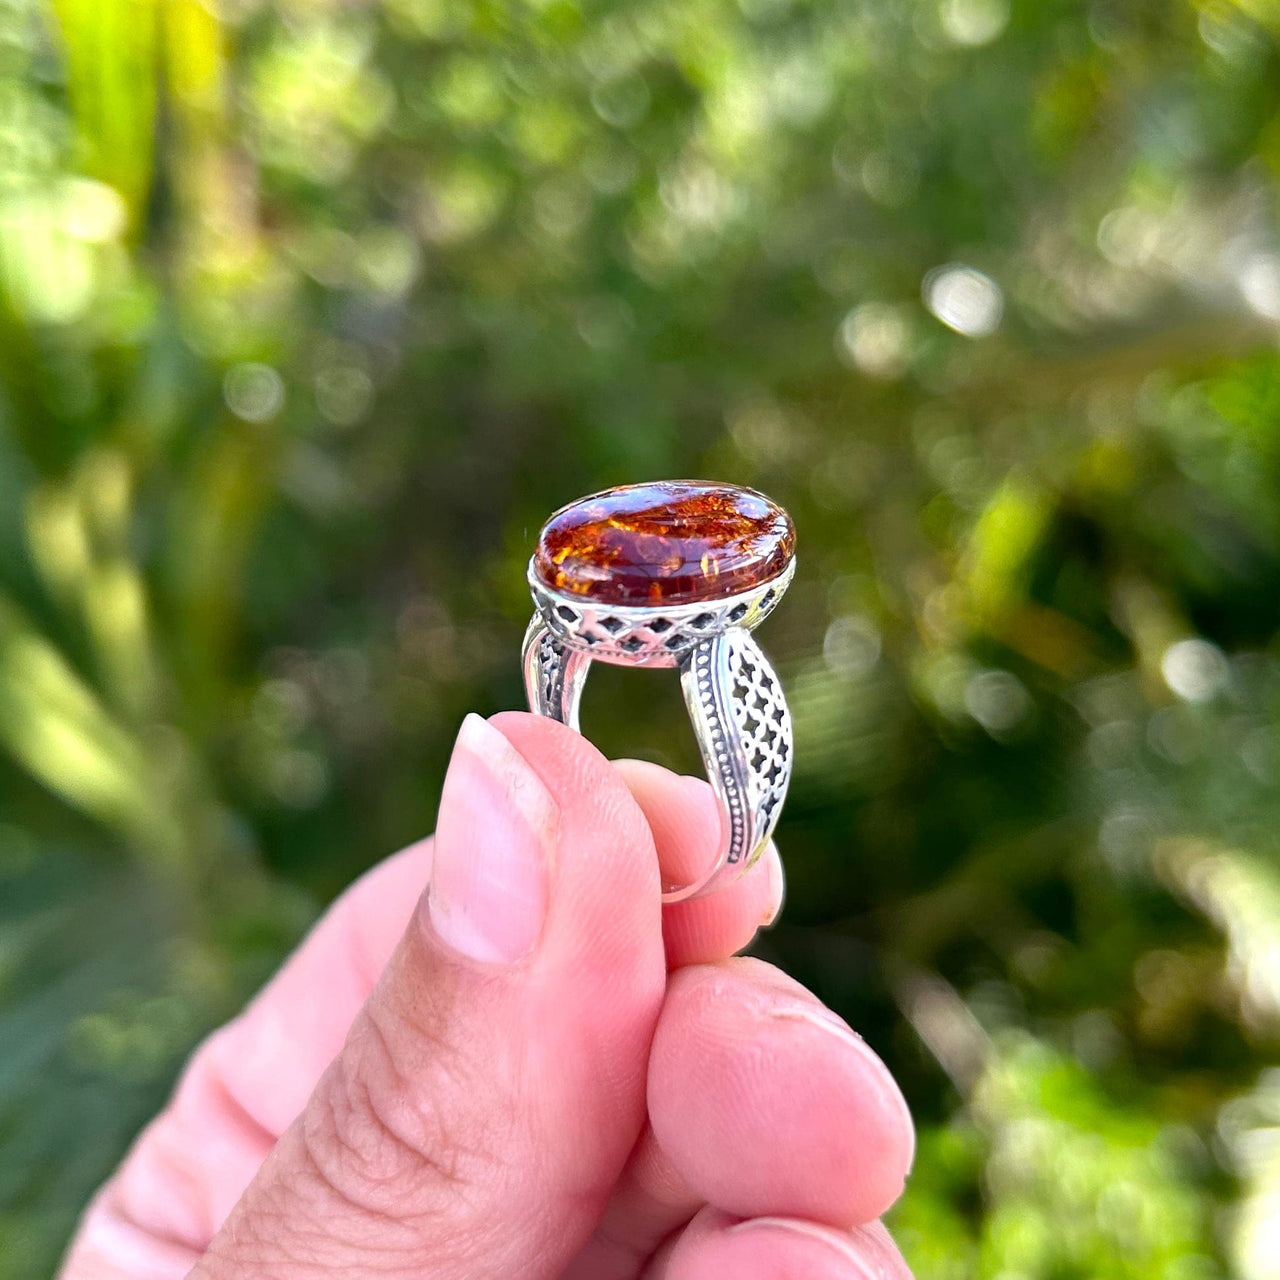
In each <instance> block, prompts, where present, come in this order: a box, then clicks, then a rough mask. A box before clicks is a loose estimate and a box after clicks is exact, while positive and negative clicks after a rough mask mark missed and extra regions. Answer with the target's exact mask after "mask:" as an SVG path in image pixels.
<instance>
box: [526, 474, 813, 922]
mask: <svg viewBox="0 0 1280 1280" xmlns="http://www.w3.org/2000/svg"><path fill="white" fill-rule="evenodd" d="M795 564H796V561H795V527H794V525H793V524H792V522H791V517H790V516H789V515H788V514H787V513H786V512H785V511H784V510H783V509H782V508H781V507H780V506H778V504H777V503H776V502H773V501H771V500H770V499H769V498H766V497H765V496H764V495H763V494H761V493H757V492H756V491H755V490H754V489H744V488H739V487H737V486H735V485H726V484H711V483H707V482H703V481H694V480H671V481H662V482H659V483H654V484H636V485H626V486H624V487H622V488H617V489H606V490H605V491H603V492H602V493H595V494H592V495H590V496H589V497H586V498H581V499H579V500H578V501H577V502H571V503H570V504H569V505H568V506H566V507H561V508H560V510H559V511H557V512H556V513H555V514H554V515H553V516H552V517H551V518H550V519H549V520H548V521H547V523H546V524H545V525H543V526H542V531H541V533H540V534H539V536H538V545H537V550H536V551H535V552H534V554H533V557H532V559H531V560H530V561H529V575H528V576H529V588H530V591H531V592H532V593H533V603H534V614H533V619H532V621H531V622H530V623H529V629H528V631H527V632H526V633H525V638H524V682H525V692H526V694H527V696H528V700H529V709H530V710H531V711H533V712H535V713H537V714H538V715H544V716H549V717H550V718H551V719H553V720H559V721H560V723H561V724H566V725H568V726H569V727H570V728H572V729H577V728H578V704H579V702H580V701H581V698H582V687H583V684H584V683H585V681H586V677H587V670H588V668H589V667H590V665H591V662H592V661H593V660H595V661H598V662H610V663H614V664H616V665H619V666H628V667H678V668H679V669H680V687H681V689H682V691H683V693H684V700H685V705H686V706H687V707H688V709H689V718H690V720H691V721H692V723H693V731H694V736H695V737H696V738H697V742H698V749H699V751H700V752H701V753H702V760H703V764H704V765H705V767H706V771H707V778H708V780H709V781H710V783H711V786H712V789H713V790H714V792H715V794H716V799H717V800H718V801H719V803H720V808H721V831H722V837H721V847H720V849H719V851H718V853H717V857H716V861H715V864H714V865H713V866H712V868H711V870H710V871H709V872H707V874H706V875H704V876H703V877H702V878H701V879H700V880H698V881H696V882H695V883H693V884H687V885H664V886H663V895H662V897H663V901H664V902H680V901H682V900H683V899H685V898H693V897H697V896H699V895H701V894H704V893H707V892H709V891H710V890H711V889H713V888H719V887H720V886H721V885H723V884H725V883H727V882H728V881H729V880H732V879H736V878H737V876H739V875H740V874H742V873H743V872H744V871H746V870H747V868H748V867H750V866H752V864H753V863H754V862H755V861H756V859H757V858H759V856H760V854H761V852H762V851H763V850H764V848H765V846H766V845H767V844H768V842H769V837H770V836H771V835H772V834H773V829H774V827H775V826H776V825H777V822H778V816H779V814H780V813H781V810H782V802H783V799H784V798H785V796H786V794H787V784H788V783H789V782H790V780H791V762H792V755H793V744H792V736H791V714H790V712H789V711H788V710H787V703H786V699H785V698H784V697H783V693H782V682H781V681H780V680H779V679H778V673H777V672H776V671H774V669H773V667H772V666H771V665H770V664H769V660H768V659H767V658H766V657H765V656H764V654H763V653H762V652H761V651H760V649H759V647H758V646H757V645H756V642H755V641H754V640H753V639H752V638H751V635H750V632H751V630H752V629H753V628H754V627H755V626H757V625H758V624H759V623H760V622H762V621H763V620H764V619H765V618H766V617H767V616H768V615H769V614H770V613H772V612H773V610H774V608H775V607H776V606H777V604H778V601H779V600H781V599H782V593H783V592H784V591H786V589H787V586H788V585H789V584H790V582H791V579H792V576H793V575H794V573H795Z"/></svg>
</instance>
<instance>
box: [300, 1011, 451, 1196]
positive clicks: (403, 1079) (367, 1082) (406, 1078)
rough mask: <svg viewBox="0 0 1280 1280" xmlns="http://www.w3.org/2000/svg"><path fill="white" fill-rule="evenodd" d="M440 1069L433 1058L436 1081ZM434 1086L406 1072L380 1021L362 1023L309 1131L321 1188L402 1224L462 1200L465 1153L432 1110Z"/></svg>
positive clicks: (325, 1083) (332, 1072)
mask: <svg viewBox="0 0 1280 1280" xmlns="http://www.w3.org/2000/svg"><path fill="white" fill-rule="evenodd" d="M419 1056H420V1054H415V1058H417V1057H419ZM439 1067H440V1055H439V1053H436V1054H433V1061H432V1072H431V1074H432V1076H433V1077H434V1076H436V1075H437V1074H438V1073H439ZM435 1086H436V1082H435V1080H434V1079H433V1080H432V1081H430V1082H428V1081H427V1080H425V1079H422V1078H419V1077H416V1076H413V1075H411V1074H410V1073H408V1072H406V1071H405V1070H404V1069H402V1067H401V1066H400V1063H399V1059H398V1055H397V1052H396V1048H395V1045H394V1043H393V1040H392V1038H391V1037H390V1036H389V1035H388V1034H387V1032H386V1031H385V1030H384V1028H383V1027H382V1026H381V1025H380V1023H379V1021H378V1019H377V1018H376V1017H373V1016H364V1017H362V1018H361V1020H360V1022H359V1023H358V1024H357V1027H356V1028H355V1029H354V1031H353V1033H352V1036H351V1038H350V1039H349V1041H348V1043H347V1046H346V1048H345V1049H344V1050H343V1052H342V1053H341V1054H340V1055H339V1057H338V1058H337V1059H336V1060H335V1061H334V1062H333V1064H332V1065H331V1066H330V1068H329V1069H328V1071H326V1073H325V1075H324V1077H323V1078H322V1080H321V1082H320V1084H319V1086H318V1087H317V1089H316V1093H315V1095H314V1097H313V1099H312V1105H311V1107H310V1108H309V1109H308V1114H307V1118H306V1123H305V1124H304V1134H303V1136H304V1141H305V1147H306V1151H307V1156H308V1159H309V1161H310V1163H311V1164H312V1165H313V1167H314V1169H315V1171H316V1173H317V1174H318V1176H319V1177H320V1178H321V1180H322V1181H323V1182H324V1184H325V1185H326V1186H327V1187H328V1188H329V1189H330V1190H331V1191H332V1192H333V1193H334V1194H335V1195H337V1196H338V1197H339V1198H340V1199H341V1200H342V1201H344V1202H345V1203H347V1204H349V1205H352V1206H354V1207H355V1208H357V1209H359V1210H361V1211H362V1212H364V1213H369V1214H374V1215H379V1216H382V1215H386V1216H393V1217H396V1218H399V1219H406V1218H412V1217H418V1216H431V1215H433V1214H434V1213H436V1212H438V1211H439V1210H440V1209H441V1208H442V1206H443V1205H445V1204H446V1203H448V1202H450V1201H452V1200H453V1199H455V1198H456V1197H457V1196H458V1195H459V1194H462V1193H463V1192H464V1189H465V1186H466V1184H467V1181H468V1179H467V1178H466V1176H465V1172H464V1166H465V1164H466V1154H467V1153H466V1151H465V1149H464V1147H463V1145H462V1143H461V1142H460V1141H459V1140H458V1137H457V1135H456V1134H455V1133H454V1132H453V1130H452V1129H451V1127H450V1124H449V1122H448V1121H447V1119H446V1117H445V1114H444V1112H443V1110H442V1109H441V1108H440V1107H438V1106H436V1105H434V1103H433V1099H434V1098H435V1097H437V1096H439V1095H440V1092H441V1091H440V1090H439V1089H438V1088H437V1087H435Z"/></svg>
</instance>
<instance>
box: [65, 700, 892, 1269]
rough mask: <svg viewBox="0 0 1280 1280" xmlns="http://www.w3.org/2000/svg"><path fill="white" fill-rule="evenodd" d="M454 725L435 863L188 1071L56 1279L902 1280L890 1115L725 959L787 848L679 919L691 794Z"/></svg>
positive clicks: (314, 944) (381, 897)
mask: <svg viewBox="0 0 1280 1280" xmlns="http://www.w3.org/2000/svg"><path fill="white" fill-rule="evenodd" d="M468 723H469V724H470V725H471V727H470V729H468V728H467V727H465V726H464V730H463V733H462V735H460V739H459V744H458V746H457V747H456V748H455V752H454V758H453V761H452V762H451V764H450V770H449V775H448V778H447V779H446V783H445V788H444V793H443V795H442V799H441V809H440V821H439V824H438V827H437V833H436V836H435V838H434V843H433V841H431V840H427V841H424V842H422V843H421V844H418V845H414V846H412V847H411V848H409V849H406V850H404V851H403V852H401V853H399V854H396V855H395V856H394V857H392V858H389V859H388V860H386V861H385V862H383V863H381V864H380V865H379V866H377V867H375V868H374V869H373V870H372V871H370V872H369V873H368V874H367V875H365V876H364V877H363V878H362V879H361V880H359V881H357V882H356V883H355V884H354V885H353V886H352V887H351V888H350V889H349V890H348V891H347V893H346V894H345V895H344V896H343V897H342V898H340V899H339V900H338V902H337V903H336V904H335V905H334V906H333V908H332V909H331V910H330V911H329V912H328V914H327V915H326V916H325V917H324V918H323V919H322V920H321V921H320V923H319V924H318V925H317V926H316V927H315V929H314V930H313V932H312V933H311V935H310V936H309V937H308V938H307V939H306V941H305V942H304V943H303V944H302V946H301V947H300V948H299V950H298V951H297V952H296V953H295V954H294V955H293V956H292V957H291V958H290V960H289V961H288V962H287V963H286V964H285V966H284V968H283V969H281V971H280V972H279V973H278V974H277V975H276V977H275V978H274V979H273V980H272V982H271V983H270V984H269V985H268V986H267V987H266V988H265V989H264V990H263V991H262V992H261V993H260V994H259V995H258V997H257V998H256V999H255V1000H254V1001H253V1003H252V1004H250V1006H249V1007H248V1008H247V1009H246V1010H245V1011H244V1012H243V1013H242V1014H241V1015H240V1016H239V1017H238V1018H237V1019H236V1020H235V1021H234V1022H232V1023H230V1024H228V1025H227V1026H225V1027H223V1028H221V1029H220V1030H219V1031H217V1032H215V1033H214V1034H213V1035H212V1036H211V1037H210V1038H209V1039H208V1040H207V1041H206V1042H205V1043H204V1044H203V1045H202V1046H201V1047H200V1048H199V1049H198V1050H197V1052H196V1053H195V1055H194V1056H193V1058H192V1060H191V1062H190V1064H189V1065H188V1067H187V1070H186V1072H185V1073H184V1075H183V1077H182V1080H181V1081H180V1082H179V1085H178V1087H177V1089H176V1091H175V1093H174V1096H173V1098H172V1099H171V1101H170V1103H169V1104H168V1106H167V1107H166V1108H165V1110H164V1111H163V1112H162V1113H161V1115H160V1116H158V1117H157V1118H156V1120H155V1121H154V1122H153V1123H152V1124H151V1125H150V1126H149V1127H148V1128H147V1129H146V1130H145V1131H144V1133H143V1134H142V1136H141V1137H140V1138H139V1140H138V1142H137V1143H136V1144H135V1146H134V1148H133V1150H132V1151H131V1152H130V1153H129V1155H128V1157H127V1158H126V1160H125V1162H124V1163H123V1165H122V1166H121V1167H120V1169H119V1170H118V1171H117V1172H116V1173H115V1175H114V1176H113V1177H112V1178H111V1179H110V1181H109V1182H108V1183H107V1184H106V1185H105V1186H104V1187H103V1188H102V1190H101V1191H100V1192H99V1194H98V1195H97V1197H96V1198H95V1199H94V1201H93V1203H92V1204H91V1206H90V1208H89V1209H88V1211H87V1212H86V1214H85V1217H84V1220H83V1222H82V1223H81V1226H80V1229H79V1232H78V1234H77V1237H76V1239H75V1241H74V1242H73V1245H72V1247H71V1250H70V1252H69V1254H68V1256H67V1259H66V1261H65V1263H64V1266H63V1270H62V1273H61V1275H62V1280H123V1278H124V1277H126V1276H127V1277H130V1280H178V1278H179V1277H182V1276H188V1275H189V1276H191V1277H193V1278H194V1280H249V1277H253V1278H254V1280H319V1278H321V1277H336V1276H343V1277H378V1278H380V1280H384V1278H385V1280H401V1278H403V1280H408V1277H415V1278H421V1277H426V1276H430V1277H432V1278H433V1280H508V1278H510V1280H515V1278H517V1277H518V1278H519V1280H720V1278H722V1277H725V1276H734V1277H738V1278H740V1280H786V1278H790V1277H796V1278H797V1280H798V1278H800V1277H803V1278H804V1280H837V1278H845V1277H863V1278H866V1277H875V1278H876V1280H898V1278H899V1277H908V1276H909V1272H908V1270H907V1268H906V1265H905V1264H904V1262H903V1261H902V1258H901V1256H900V1255H899V1253H898V1251H897V1249H896V1248H895V1247H894V1245H893V1243H892V1241H891V1240H890V1238H889V1235H888V1233H887V1232H886V1231H885V1230H884V1228H883V1227H882V1226H881V1225H880V1223H879V1221H878V1218H879V1215H880V1214H882V1213H883V1212H884V1210H885V1209H887V1208H888V1207H889V1205H890V1204H892V1202H893V1201H894V1200H895V1199H896V1198H897V1196H898V1195H899V1194H900V1192H901V1190H902V1186H903V1182H904V1179H905V1178H906V1175H907V1172H908V1170H909V1168H910V1164H911V1159H912V1154H913V1142H914V1139H913V1134H912V1128H911V1122H910V1117H909V1114H908V1111H907V1108H906V1104H905V1102H904V1101H903V1099H902V1095H901V1093H900V1092H899V1090H898V1088H897V1086H896V1085H895V1083H894V1082H893V1080H892V1078H891V1077H890V1075H889V1073H888V1071H887V1069H886V1068H885V1066H884V1064H883V1063H882V1062H881V1061H880V1060H879V1058H877V1057H876V1056H875V1054H874V1053H873V1052H872V1051H871V1049H870V1048H869V1047H868V1046H867V1045H866V1044H865V1042H863V1041H862V1040H861V1039H860V1038H859V1037H858V1036H857V1035H856V1033H854V1032H853V1031H851V1030H850V1029H849V1028H848V1027H847V1026H846V1025H845V1024H844V1023H843V1022H842V1021H841V1020H840V1019H839V1018H838V1017H837V1016H836V1015H835V1014H834V1013H832V1012H831V1011H829V1010H827V1009H826V1008H824V1007H823V1006H822V1005H821V1003H820V1002H819V1001H818V1000H817V999H816V997H814V996H813V995H812V994H810V993H809V992H808V991H806V990H805V989H804V988H803V987H801V986H800V985H799V984H797V983H796V982H794V981H793V980H792V979H790V978H788V977H787V976H786V975H784V974H782V973H781V972H780V971H779V970H777V969H775V968H773V967H771V966H769V965H766V964H763V963H761V962H759V961H756V960H750V959H744V958H735V957H734V952H736V951H738V950H740V949H741V948H743V947H744V946H745V945H746V944H747V943H748V942H749V941H750V940H751V938H752V936H753V935H754V934H755V932H756V930H757V929H758V928H759V927H761V925H763V924H765V923H768V922H769V921H771V920H772V919H773V918H774V917H775V916H776V914H777V911H778V910H779V909H780V906H781V899H782V870H781V863H780V862H779V860H778V858H777V854H776V851H775V850H772V849H771V850H770V851H769V852H768V853H767V854H766V856H765V857H763V858H762V859H761V860H760V862H759V863H758V864H757V865H756V867H754V868H753V869H752V871H751V872H749V873H748V874H747V875H746V876H745V877H743V878H742V879H741V880H740V881H738V882H737V883H736V884H735V885H733V886H732V887H730V888H729V889H726V890H724V891H723V892H720V893H716V894H714V895H711V896H709V897H707V898H703V899H698V900H694V901H691V902H685V903H679V904H674V905H671V906H666V907H664V906H663V905H662V903H661V899H660V892H661V891H660V872H659V867H661V874H662V875H664V876H665V877H666V878H667V879H668V880H670V881H676V880H679V879H681V878H687V876H688V874H689V872H690V871H691V870H692V869H696V867H697V866H698V864H699V863H700V862H701V861H702V860H703V859H705V858H706V857H707V856H708V855H709V853H710V851H711V850H713V849H714V848H715V845H716V841H717V840H718V838H719V818H718V814H717V811H716V808H715V804H714V801H713V799H712V797H711V794H710V789H709V788H708V787H707V786H706V784H705V783H704V782H702V781H701V780H696V779H688V778H680V777H677V776H676V775H674V774H671V773H668V772H667V771H665V770H662V769H659V768H657V767H656V766H654V765H649V764H644V763H641V762H637V761H623V762H619V763H616V764H610V763H609V762H608V761H606V760H605V759H604V758H603V757H602V756H601V755H600V754H599V753H598V752H597V751H596V750H595V748H594V747H592V746H591V745H590V743H588V742H587V741H586V740H585V739H583V738H582V737H580V736H579V735H577V734H575V733H572V732H570V731H569V730H567V729H565V728H564V727H563V726H561V725H558V724H555V723H553V722H551V721H549V720H545V719H540V718H537V717H533V716H528V715H524V714H520V713H508V714H504V715H501V716H497V717H495V718H494V719H493V720H492V721H489V722H483V721H479V720H475V719H473V718H469V721H468ZM530 851H532V853H531V852H530ZM526 855H527V856H526ZM534 855H536V856H534ZM531 859H532V861H531ZM531 868H532V869H531ZM433 881H434V885H433V887H432V888H431V889H430V890H429V891H428V892H426V893H424V888H426V887H427V886H429V885H432V884H433ZM477 894H479V895H480V897H479V898H478V897H477ZM460 904H462V905H460ZM463 906H466V907H467V910H463ZM471 908H474V911H472V910H471ZM477 922H478V923H477Z"/></svg>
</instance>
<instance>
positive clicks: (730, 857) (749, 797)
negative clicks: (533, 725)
mask: <svg viewBox="0 0 1280 1280" xmlns="http://www.w3.org/2000/svg"><path fill="white" fill-rule="evenodd" d="M590 664H591V655H590V654H588V653H586V652H584V651H582V650H580V649H576V648H571V647H569V646H568V645H566V644H565V643H564V641H563V640H562V639H561V638H560V637H559V636H557V635H556V634H555V633H554V632H553V631H552V630H551V629H550V627H548V626H547V624H546V622H545V621H544V619H543V618H542V616H541V615H540V614H538V613H535V614H534V617H533V620H532V621H531V622H530V624H529V629H528V631H527V632H526V634H525V642H524V679H525V692H526V695H527V697H528V701H529V709H530V710H531V711H533V712H534V713H535V714H537V715H544V716H548V717H549V718H551V719H553V720H559V721H560V722H561V723H562V724H565V725H568V726H569V727H570V728H571V729H575V730H576V729H577V728H578V707H579V704H580V702H581V698H582V689H583V685H584V684H585V682H586V677H587V671H588V669H589V667H590ZM679 668H680V686H681V690H682V691H683V693H684V700H685V705H686V707H687V708H688V711H689V719H690V722H691V723H692V725H693V731H694V736H695V738H696V739H697V742H698V749H699V751H700V752H701V754H702V761H703V765H704V767H705V769H706V773H707V780H708V781H709V782H710V783H711V788H712V790H713V791H714V792H715V795H716V799H717V801H718V802H719V805H720V809H721V815H722V824H721V828H722V832H723V839H722V842H721V847H720V848H719V849H718V850H717V855H716V860H715V862H714V863H713V865H712V866H711V868H710V870H709V871H708V872H707V873H706V875H704V876H703V877H702V878H701V879H700V880H698V881H696V882H694V883H693V884H687V885H673V886H667V885H664V886H663V895H662V898H663V901H664V902H681V901H684V900H685V899H688V898H695V897H699V896H701V895H702V894H705V893H709V892H711V891H712V890H713V889H716V888H719V887H721V886H722V885H723V884H724V883H726V882H728V881H731V880H735V879H737V877H738V876H740V875H741V874H742V873H743V872H744V871H746V870H747V869H748V868H749V867H751V866H752V865H753V864H754V863H755V861H756V859H757V858H759V856H760V854H761V853H762V852H763V850H764V848H765V846H766V845H767V844H768V842H769V837H770V836H771V835H772V834H773V829H774V827H775V826H776V825H777V820H778V816H779V814H780V812H781V810H782V802H783V799H784V798H785V796H786V792H787V785H788V783H789V782H790V778H791V760H792V752H793V741H792V729H791V716H790V713H789V711H788V709H787V704H786V700H785V698H784V696H783V693H782V682H781V680H779V678H778V675H777V672H775V671H774V669H773V667H772V666H771V665H770V663H769V660H768V659H767V658H766V657H765V655H764V654H763V653H762V652H761V650H760V647H759V646H758V645H757V644H756V642H755V641H754V640H753V639H752V638H751V635H750V633H749V632H748V631H747V630H746V629H745V628H743V627H729V628H727V629H726V630H724V631H722V632H720V633H719V634H717V635H713V636H708V637H707V638H705V639H703V640H700V641H699V642H698V643H697V644H695V645H694V646H693V647H692V648H690V649H689V650H688V651H687V652H686V653H684V654H683V655H682V656H681V658H680V662H679Z"/></svg>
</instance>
